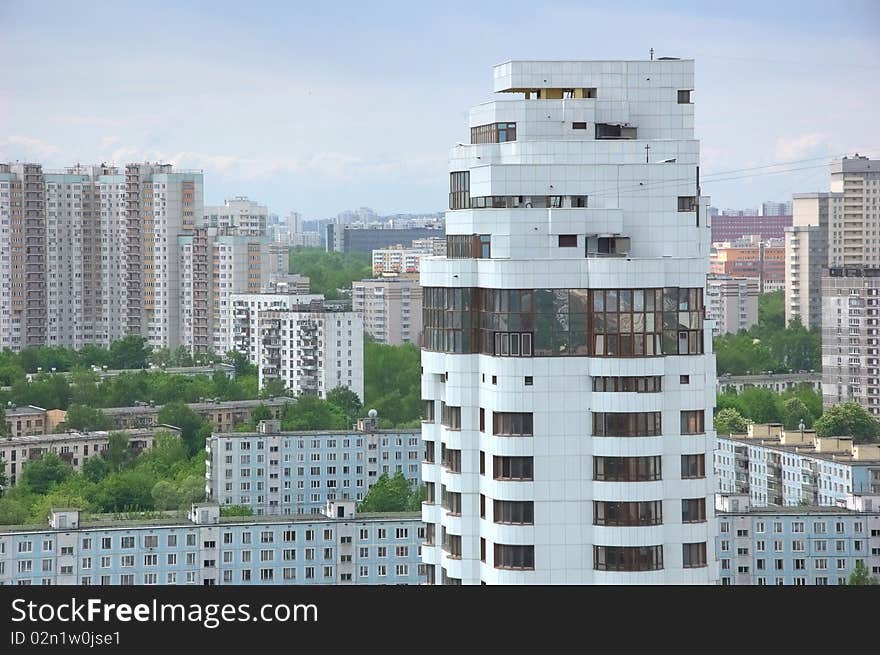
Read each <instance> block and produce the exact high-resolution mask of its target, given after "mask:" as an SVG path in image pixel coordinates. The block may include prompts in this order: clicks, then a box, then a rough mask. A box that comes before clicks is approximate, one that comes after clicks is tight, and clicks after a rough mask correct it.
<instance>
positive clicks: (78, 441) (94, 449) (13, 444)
mask: <svg viewBox="0 0 880 655" xmlns="http://www.w3.org/2000/svg"><path fill="white" fill-rule="evenodd" d="M160 431H167V432H170V433H171V434H180V430H179V428H176V427H174V426H171V425H157V426H154V427H149V428H131V429H127V430H116V431H115V432H118V433H121V434H124V435H125V436H126V437H128V448H129V451H130V452H131V454H132V455H139V454H140V453H141V452H143V451H144V450H147V449H149V448H152V447H153V442H154V441H155V439H156V434H157V433H158V432H160ZM110 434H111V432H109V431H107V430H98V431H94V432H76V431H69V432H60V433H58V434H31V435H27V436H21V437H9V438H6V439H0V460H3V461H4V462H6V476H7V479H8V480H9V484H10V485H13V484H15V481H16V479H17V477H18V475H20V474H21V471H22V468H23V467H24V466H25V465H26V464H27V463H28V462H30V461H32V460H35V459H39V458H40V457H42V456H43V455H45V454H47V453H55V454H56V455H58V457H59V458H60V459H61V461H63V462H66V463H68V464H70V465H71V466H72V467H73V470H75V471H81V470H82V467H83V465H84V464H85V463H86V460H88V458H89V457H91V456H93V455H103V454H104V453H105V452H106V450H107V447H108V445H109V443H110Z"/></svg>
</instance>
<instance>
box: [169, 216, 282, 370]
mask: <svg viewBox="0 0 880 655" xmlns="http://www.w3.org/2000/svg"><path fill="white" fill-rule="evenodd" d="M249 231H250V230H248V229H247V228H238V227H220V228H214V227H209V228H204V227H201V228H195V229H194V230H193V231H192V232H190V233H188V234H185V235H182V236H179V237H178V238H177V247H178V254H179V258H180V269H179V270H180V300H179V304H180V313H181V320H180V329H181V335H180V342H181V345H183V346H185V347H186V348H187V349H188V350H190V351H191V352H193V353H197V352H209V351H210V352H216V353H225V352H226V351H227V350H229V348H227V346H228V344H229V342H230V340H231V334H230V329H231V324H232V321H231V317H232V313H233V303H232V299H233V296H234V294H242V293H259V292H260V291H262V290H263V288H264V287H265V286H266V285H267V284H268V281H269V277H270V272H271V271H270V260H269V248H270V246H271V245H272V242H271V240H270V239H269V237H267V236H261V235H252V234H249V233H248V232H249Z"/></svg>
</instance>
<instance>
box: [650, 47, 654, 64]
mask: <svg viewBox="0 0 880 655" xmlns="http://www.w3.org/2000/svg"><path fill="white" fill-rule="evenodd" d="M651 61H654V48H651Z"/></svg>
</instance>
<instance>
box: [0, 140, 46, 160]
mask: <svg viewBox="0 0 880 655" xmlns="http://www.w3.org/2000/svg"><path fill="white" fill-rule="evenodd" d="M60 153H61V148H59V147H58V146H56V145H53V144H51V143H46V142H45V141H41V140H40V139H34V138H31V137H27V136H10V137H7V138H6V139H5V140H3V141H0V161H28V162H31V161H35V162H42V160H44V159H47V158H52V157H54V156H56V155H58V154H60Z"/></svg>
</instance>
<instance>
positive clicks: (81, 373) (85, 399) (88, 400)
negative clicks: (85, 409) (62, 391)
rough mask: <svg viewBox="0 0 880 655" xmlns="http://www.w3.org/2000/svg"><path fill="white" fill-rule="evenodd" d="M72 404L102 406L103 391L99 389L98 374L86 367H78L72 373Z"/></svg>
mask: <svg viewBox="0 0 880 655" xmlns="http://www.w3.org/2000/svg"><path fill="white" fill-rule="evenodd" d="M69 380H70V385H71V395H70V403H71V405H88V406H90V407H100V406H101V402H102V401H101V392H100V391H99V390H98V383H99V379H98V374H97V373H95V372H94V371H90V370H88V369H84V368H77V369H74V371H73V372H72V373H71V374H70V378H69Z"/></svg>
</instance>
